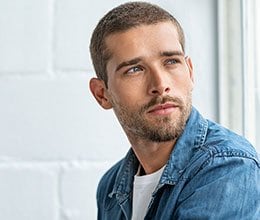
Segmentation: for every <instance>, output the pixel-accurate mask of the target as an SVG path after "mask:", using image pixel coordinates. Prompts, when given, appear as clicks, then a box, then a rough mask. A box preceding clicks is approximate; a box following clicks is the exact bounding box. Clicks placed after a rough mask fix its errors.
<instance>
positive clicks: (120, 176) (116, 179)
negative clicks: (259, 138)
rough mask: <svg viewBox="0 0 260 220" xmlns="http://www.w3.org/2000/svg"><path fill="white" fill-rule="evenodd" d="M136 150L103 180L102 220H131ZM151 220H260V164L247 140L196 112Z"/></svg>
mask: <svg viewBox="0 0 260 220" xmlns="http://www.w3.org/2000/svg"><path fill="white" fill-rule="evenodd" d="M138 165H139V162H138V160H137V158H136V156H135V154H134V153H133V151H132V149H130V150H129V152H128V154H127V155H126V157H125V158H124V159H122V160H121V161H119V162H118V163H117V164H116V165H114V166H113V167H112V168H111V169H110V170H109V171H108V172H107V173H106V174H105V175H104V176H103V177H102V179H101V181H100V183H99V186H98V190H97V204H98V219H101V220H118V219H129V220H130V219H131V215H132V196H133V179H134V175H135V173H136V171H137V168H138ZM145 219H146V220H147V219H156V220H157V219H158V220H159V219H160V220H168V219H214V220H217V219H221V220H223V219H225V220H227V219H235V220H238V219H241V220H247V219H248V220H254V219H255V220H259V219H260V164H259V159H258V157H257V153H256V152H255V150H254V148H253V147H252V146H251V144H250V143H249V142H248V141H247V140H245V139H244V138H243V137H241V136H239V135H237V134H235V133H233V132H231V131H230V130H228V129H225V128H223V127H221V126H220V125H218V124H216V123H214V122H211V121H209V120H205V119H204V118H203V117H202V116H201V115H200V114H199V112H198V111H197V110H196V109H195V108H193V109H192V112H191V114H190V117H189V119H188V121H187V124H186V127H185V130H184V131H183V133H182V135H181V136H180V137H179V139H178V141H177V142H176V144H175V146H174V148H173V151H172V153H171V155H170V157H169V160H168V162H167V164H166V167H165V169H164V171H163V174H162V176H161V178H160V181H159V184H158V185H157V187H156V189H155V191H154V192H153V194H152V199H151V201H150V204H149V207H148V211H147V213H146V216H145Z"/></svg>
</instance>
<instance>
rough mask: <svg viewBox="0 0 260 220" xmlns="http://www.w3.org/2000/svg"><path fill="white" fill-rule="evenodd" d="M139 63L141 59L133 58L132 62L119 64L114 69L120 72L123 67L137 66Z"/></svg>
mask: <svg viewBox="0 0 260 220" xmlns="http://www.w3.org/2000/svg"><path fill="white" fill-rule="evenodd" d="M140 61H141V58H139V57H137V58H134V59H132V60H127V61H124V62H122V63H120V64H119V65H118V66H117V67H116V71H118V70H120V69H121V68H123V67H125V66H131V65H134V64H137V63H139V62H140Z"/></svg>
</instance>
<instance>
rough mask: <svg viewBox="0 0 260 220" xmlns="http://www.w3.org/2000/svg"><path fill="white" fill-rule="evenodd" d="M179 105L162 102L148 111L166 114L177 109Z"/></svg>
mask: <svg viewBox="0 0 260 220" xmlns="http://www.w3.org/2000/svg"><path fill="white" fill-rule="evenodd" d="M177 107H179V106H178V105H177V104H173V103H165V104H160V105H156V106H154V107H152V108H151V109H150V110H148V113H151V114H155V115H166V114H170V113H172V112H173V111H175V109H176V108H177Z"/></svg>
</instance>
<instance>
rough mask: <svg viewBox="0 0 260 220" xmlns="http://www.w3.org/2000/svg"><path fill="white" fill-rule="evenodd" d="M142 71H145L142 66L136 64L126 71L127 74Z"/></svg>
mask: <svg viewBox="0 0 260 220" xmlns="http://www.w3.org/2000/svg"><path fill="white" fill-rule="evenodd" d="M140 71H143V69H142V68H141V67H138V66H134V67H132V68H130V69H128V70H127V71H126V73H127V74H132V73H136V72H140Z"/></svg>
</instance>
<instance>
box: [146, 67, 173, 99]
mask: <svg viewBox="0 0 260 220" xmlns="http://www.w3.org/2000/svg"><path fill="white" fill-rule="evenodd" d="M170 91H171V86H170V79H169V76H168V73H166V72H165V71H163V70H160V69H153V70H151V71H150V74H149V86H148V93H149V94H150V95H153V96H158V95H166V94H168V93H169V92H170Z"/></svg>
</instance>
